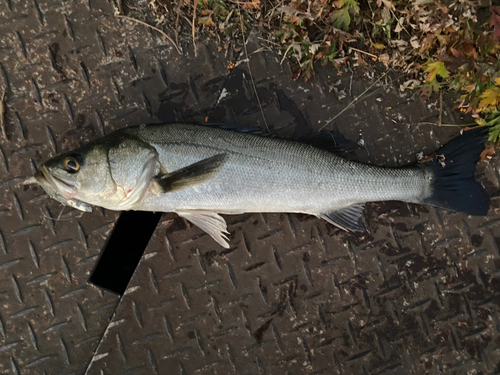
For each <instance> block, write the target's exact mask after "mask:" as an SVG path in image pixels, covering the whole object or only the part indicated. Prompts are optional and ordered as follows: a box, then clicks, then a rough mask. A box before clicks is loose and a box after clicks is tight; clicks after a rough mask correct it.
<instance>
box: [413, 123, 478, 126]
mask: <svg viewBox="0 0 500 375" xmlns="http://www.w3.org/2000/svg"><path fill="white" fill-rule="evenodd" d="M420 125H434V126H451V127H465V126H472V125H477V124H476V123H475V122H471V123H469V124H440V123H437V122H419V123H418V124H417V126H420Z"/></svg>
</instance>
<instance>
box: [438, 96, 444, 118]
mask: <svg viewBox="0 0 500 375" xmlns="http://www.w3.org/2000/svg"><path fill="white" fill-rule="evenodd" d="M438 122H439V126H441V124H442V123H443V91H439V120H438Z"/></svg>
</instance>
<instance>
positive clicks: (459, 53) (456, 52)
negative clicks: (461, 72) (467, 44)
mask: <svg viewBox="0 0 500 375" xmlns="http://www.w3.org/2000/svg"><path fill="white" fill-rule="evenodd" d="M451 53H452V54H453V56H455V57H456V58H457V59H463V58H465V56H464V54H463V52H462V51H459V50H456V49H455V48H452V49H451Z"/></svg>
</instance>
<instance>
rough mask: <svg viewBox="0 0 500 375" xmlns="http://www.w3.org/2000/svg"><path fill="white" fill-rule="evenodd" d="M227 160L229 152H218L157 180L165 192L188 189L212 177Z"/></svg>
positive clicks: (158, 177)
mask: <svg viewBox="0 0 500 375" xmlns="http://www.w3.org/2000/svg"><path fill="white" fill-rule="evenodd" d="M226 160H227V154H218V155H215V156H212V157H210V158H207V159H203V160H200V161H199V162H197V163H194V164H191V165H188V166H187V167H184V168H181V169H178V170H176V171H174V172H172V173H168V174H165V175H160V176H157V177H156V181H157V182H158V184H159V185H160V186H161V187H162V189H163V192H165V193H171V192H173V191H177V190H182V189H186V188H188V187H191V186H193V185H197V184H201V183H203V182H205V181H207V180H209V179H210V178H212V176H213V175H214V174H215V173H217V172H218V171H219V169H220V168H221V167H222V166H223V165H224V163H225V162H226Z"/></svg>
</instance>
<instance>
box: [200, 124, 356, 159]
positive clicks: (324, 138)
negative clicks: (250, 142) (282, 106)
mask: <svg viewBox="0 0 500 375" xmlns="http://www.w3.org/2000/svg"><path fill="white" fill-rule="evenodd" d="M203 126H208V127H213V128H219V129H223V130H228V131H233V132H238V133H246V134H254V135H260V136H261V137H270V138H279V139H282V138H281V137H280V136H278V135H276V134H271V133H267V132H266V131H265V130H264V129H262V128H259V127H257V126H247V125H234V124H219V123H204V124H203ZM290 140H292V141H296V142H299V143H304V144H307V145H310V146H313V147H316V148H320V149H322V150H325V151H328V152H332V153H334V154H337V155H340V156H343V157H344V158H346V159H350V160H355V159H356V155H355V154H354V150H355V149H356V148H357V145H356V143H354V142H352V141H350V140H348V139H347V138H345V137H344V136H343V134H342V133H340V132H339V131H321V132H319V133H313V134H309V135H305V136H302V137H295V138H290Z"/></svg>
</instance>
